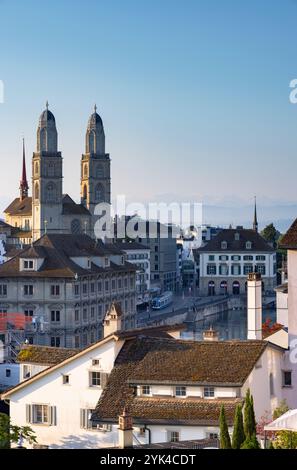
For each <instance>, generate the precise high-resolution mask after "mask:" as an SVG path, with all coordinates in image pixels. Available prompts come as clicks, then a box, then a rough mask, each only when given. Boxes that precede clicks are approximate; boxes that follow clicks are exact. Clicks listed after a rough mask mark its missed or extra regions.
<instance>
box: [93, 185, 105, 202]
mask: <svg viewBox="0 0 297 470" xmlns="http://www.w3.org/2000/svg"><path fill="white" fill-rule="evenodd" d="M104 199H105V192H104V188H103V186H102V184H97V186H96V188H95V201H96V202H101V201H104Z"/></svg>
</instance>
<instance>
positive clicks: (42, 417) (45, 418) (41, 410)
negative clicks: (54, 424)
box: [32, 405, 50, 424]
mask: <svg viewBox="0 0 297 470" xmlns="http://www.w3.org/2000/svg"><path fill="white" fill-rule="evenodd" d="M32 408H33V423H34V424H35V423H36V424H49V423H50V420H49V406H48V405H33V406H32Z"/></svg>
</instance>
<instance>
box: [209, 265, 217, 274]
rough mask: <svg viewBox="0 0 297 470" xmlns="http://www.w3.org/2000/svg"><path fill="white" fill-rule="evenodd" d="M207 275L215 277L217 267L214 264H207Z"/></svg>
mask: <svg viewBox="0 0 297 470" xmlns="http://www.w3.org/2000/svg"><path fill="white" fill-rule="evenodd" d="M207 274H208V275H209V276H215V275H216V274H217V267H216V265H215V264H208V265H207Z"/></svg>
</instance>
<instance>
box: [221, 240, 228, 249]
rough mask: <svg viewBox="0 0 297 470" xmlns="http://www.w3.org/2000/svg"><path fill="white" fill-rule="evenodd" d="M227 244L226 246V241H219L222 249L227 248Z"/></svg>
mask: <svg viewBox="0 0 297 470" xmlns="http://www.w3.org/2000/svg"><path fill="white" fill-rule="evenodd" d="M227 246H228V244H227V242H226V241H223V242H222V243H221V248H222V250H227Z"/></svg>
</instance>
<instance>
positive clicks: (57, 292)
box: [51, 284, 60, 296]
mask: <svg viewBox="0 0 297 470" xmlns="http://www.w3.org/2000/svg"><path fill="white" fill-rule="evenodd" d="M51 295H52V296H58V295H60V286H59V285H57V284H53V285H51Z"/></svg>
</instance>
